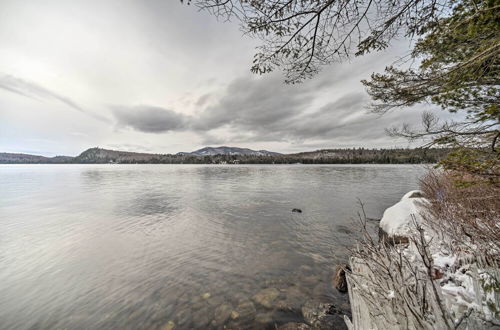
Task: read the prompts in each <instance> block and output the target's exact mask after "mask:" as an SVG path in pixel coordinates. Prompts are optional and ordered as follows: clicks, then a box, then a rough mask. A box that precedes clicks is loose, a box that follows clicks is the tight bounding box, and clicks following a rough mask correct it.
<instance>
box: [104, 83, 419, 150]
mask: <svg viewBox="0 0 500 330" xmlns="http://www.w3.org/2000/svg"><path fill="white" fill-rule="evenodd" d="M327 80H329V83H328V82H327ZM343 84H345V82H344V81H337V80H335V79H334V76H329V78H328V77H327V78H325V77H322V79H318V80H317V81H309V82H306V83H304V84H301V85H286V84H283V83H282V80H281V77H280V76H278V75H271V76H265V77H262V78H255V77H252V76H250V77H245V78H238V79H235V80H234V81H233V82H231V83H230V84H229V85H228V87H227V88H226V90H225V93H223V95H222V96H221V97H220V98H219V100H218V101H217V102H215V103H213V104H211V105H210V106H208V107H206V108H205V109H204V110H203V111H202V112H201V113H200V114H199V115H198V116H196V117H194V116H186V115H183V114H180V113H177V112H174V111H172V110H168V109H164V108H159V107H150V106H139V107H114V108H113V113H114V115H115V117H116V119H117V121H118V124H119V125H121V126H127V127H131V128H133V129H135V130H138V131H141V132H147V133H162V132H168V131H194V132H197V133H198V134H199V135H200V137H201V138H202V140H203V143H204V144H209V145H214V144H222V143H230V144H235V143H254V142H286V143H292V144H302V143H308V141H324V142H323V143H325V144H327V143H328V144H330V145H331V146H335V145H343V146H347V145H351V146H354V145H370V144H371V145H372V146H376V145H393V144H394V140H392V139H391V138H389V137H387V136H386V134H385V130H384V129H385V128H387V127H390V126H393V125H401V124H402V123H403V122H409V123H410V124H417V123H419V122H420V115H421V111H420V110H418V111H417V110H415V109H412V110H408V109H405V110H399V111H394V112H393V113H389V114H386V115H384V116H380V115H376V114H373V113H370V112H369V111H368V110H367V108H366V106H367V104H368V103H369V97H368V95H366V93H363V92H362V91H359V89H358V90H357V91H356V89H355V88H353V90H355V92H349V91H343V92H342V93H341V94H340V95H341V96H340V97H335V95H332V98H334V97H335V100H334V101H330V102H328V99H325V98H324V97H323V100H321V101H322V102H317V101H318V97H319V96H321V95H325V94H326V93H328V91H334V90H335V91H337V90H339V88H341V86H342V85H343ZM351 86H352V82H351ZM201 98H204V96H202V97H201ZM201 103H203V102H201ZM220 129H223V130H224V131H225V133H222V134H218V133H217V131H216V130H220Z"/></svg>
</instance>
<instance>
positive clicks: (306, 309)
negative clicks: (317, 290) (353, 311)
mask: <svg viewBox="0 0 500 330" xmlns="http://www.w3.org/2000/svg"><path fill="white" fill-rule="evenodd" d="M343 314H344V313H343V312H342V311H341V310H340V309H339V308H337V307H335V305H333V304H330V303H320V302H318V301H308V302H306V303H305V304H304V306H302V316H303V317H304V320H305V321H306V322H307V323H308V324H309V325H310V326H311V327H312V328H313V329H318V330H323V329H325V330H326V329H347V326H346V324H345V323H344V319H343Z"/></svg>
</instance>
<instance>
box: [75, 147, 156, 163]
mask: <svg viewBox="0 0 500 330" xmlns="http://www.w3.org/2000/svg"><path fill="white" fill-rule="evenodd" d="M161 158H162V155H161V154H148V153H142V152H129V151H118V150H109V149H102V148H90V149H87V150H85V151H84V152H82V153H81V154H80V155H78V156H77V157H75V163H111V162H113V163H135V162H140V163H149V162H158V161H159V160H160V159H161Z"/></svg>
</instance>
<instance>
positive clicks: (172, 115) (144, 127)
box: [112, 106, 189, 133]
mask: <svg viewBox="0 0 500 330" xmlns="http://www.w3.org/2000/svg"><path fill="white" fill-rule="evenodd" d="M112 110H113V114H114V116H115V118H116V120H117V123H118V125H120V126H124V127H131V128H133V129H135V130H137V131H141V132H145V133H164V132H168V131H182V130H185V129H187V128H188V125H189V117H188V116H185V115H183V114H180V113H177V112H174V111H172V110H168V109H163V108H160V107H152V106H135V107H125V106H115V107H112Z"/></svg>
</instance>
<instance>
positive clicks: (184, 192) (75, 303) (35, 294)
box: [0, 165, 424, 329]
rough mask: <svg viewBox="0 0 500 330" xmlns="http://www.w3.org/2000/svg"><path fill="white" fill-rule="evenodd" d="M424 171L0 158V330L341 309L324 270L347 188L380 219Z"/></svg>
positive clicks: (262, 322) (333, 252)
mask: <svg viewBox="0 0 500 330" xmlns="http://www.w3.org/2000/svg"><path fill="white" fill-rule="evenodd" d="M423 171H424V170H423V168H421V167H415V166H378V165H377V166H375V165H371V166H266V165H263V166H243V165H239V166H213V165H202V166H195V165H185V166H184V165H14V166H0V187H1V188H0V328H1V329H30V328H33V329H54V328H58V329H63V328H70V329H80V328H81V329H97V328H100V329H109V328H121V329H161V328H163V327H165V325H167V324H168V322H169V321H171V322H174V323H175V324H176V328H177V329H188V328H223V326H224V325H225V326H226V327H228V328H241V329H247V328H265V327H266V326H267V327H273V326H274V324H281V323H285V322H287V321H301V320H302V318H301V313H300V308H301V306H302V305H303V304H304V303H305V302H306V301H310V300H318V301H331V302H333V303H335V304H336V305H337V306H340V307H341V308H347V306H346V304H347V297H346V296H342V295H340V294H338V293H337V292H335V291H333V290H332V289H331V287H330V278H331V275H332V272H333V269H332V268H333V267H334V265H335V264H337V263H341V262H345V261H346V258H347V249H348V248H349V247H350V246H351V245H352V242H353V236H355V232H356V229H355V221H354V220H353V217H354V216H355V215H356V212H357V205H356V202H357V198H360V199H361V200H363V201H364V202H365V207H366V210H367V213H368V216H369V217H373V218H377V217H380V216H381V214H382V212H383V210H384V209H385V208H386V207H388V206H389V205H391V204H392V203H394V202H396V201H397V200H398V199H399V198H400V197H401V196H402V194H404V193H405V192H407V191H408V190H410V189H414V188H415V187H416V185H417V177H418V176H419V175H420V174H422V173H423ZM292 208H300V209H302V211H303V212H302V213H292V212H291V210H292ZM262 289H268V290H266V291H264V295H265V296H266V297H265V298H266V299H267V300H266V301H264V303H263V302H262V299H259V297H255V295H256V294H257V293H258V292H259V291H261V290H262ZM261 296H262V294H261ZM263 305H264V306H263Z"/></svg>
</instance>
